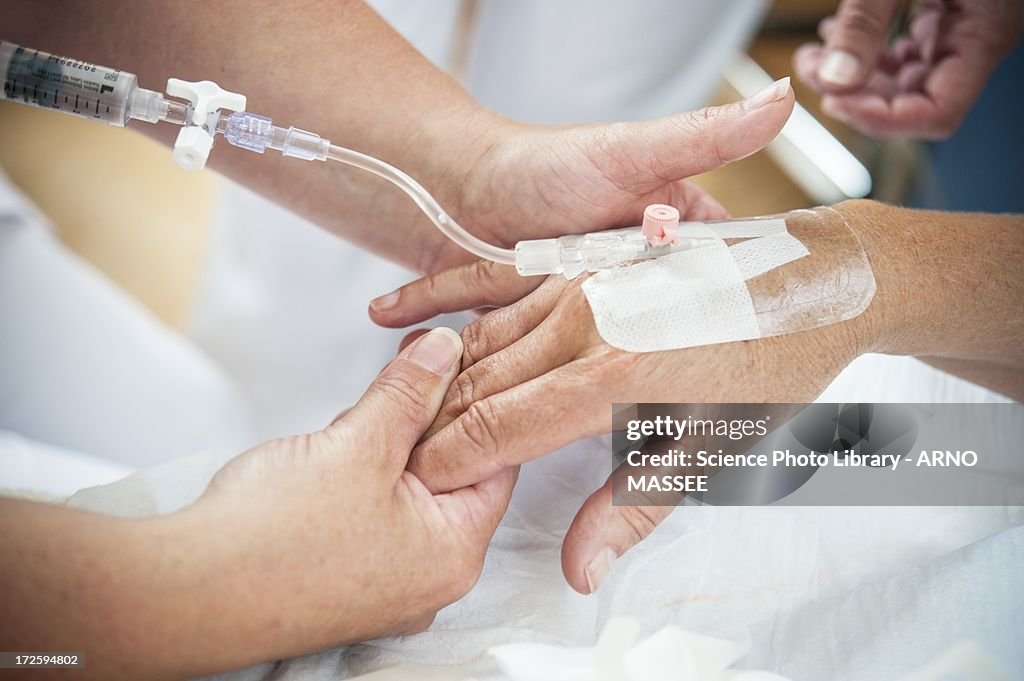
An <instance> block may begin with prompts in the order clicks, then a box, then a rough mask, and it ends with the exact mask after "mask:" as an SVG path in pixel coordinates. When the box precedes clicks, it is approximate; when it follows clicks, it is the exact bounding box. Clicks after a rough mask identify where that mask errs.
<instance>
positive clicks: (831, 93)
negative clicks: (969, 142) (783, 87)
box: [793, 0, 1024, 139]
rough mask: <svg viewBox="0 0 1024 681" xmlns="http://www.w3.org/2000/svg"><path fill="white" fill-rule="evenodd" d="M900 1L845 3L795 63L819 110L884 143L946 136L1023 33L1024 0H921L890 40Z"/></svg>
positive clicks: (962, 118)
mask: <svg viewBox="0 0 1024 681" xmlns="http://www.w3.org/2000/svg"><path fill="white" fill-rule="evenodd" d="M901 4H902V3H901V2H900V0H844V2H842V3H841V4H840V6H839V10H838V11H837V12H836V14H835V16H832V17H829V18H828V19H825V20H824V21H823V22H822V23H821V25H820V26H819V31H818V32H819V34H820V35H821V38H822V40H823V41H824V44H823V45H822V44H818V43H814V44H807V45H804V46H802V47H801V48H800V49H799V50H797V52H796V54H795V55H794V58H793V62H794V67H795V69H796V72H797V74H798V75H799V76H800V79H801V80H803V81H804V82H806V83H807V84H808V85H810V86H812V87H814V88H815V89H817V90H818V91H819V92H821V93H822V99H821V108H822V110H823V111H824V112H825V113H827V114H829V115H830V116H832V117H834V118H838V119H839V120H841V121H844V122H846V123H848V124H849V125H851V126H853V127H855V128H857V129H858V130H860V131H862V132H865V133H867V134H869V135H874V136H876V137H919V138H925V139H941V138H945V137H948V136H950V135H952V134H953V133H954V132H956V129H957V128H958V127H960V124H961V123H962V122H963V120H964V118H965V117H966V116H967V113H968V112H969V111H970V109H971V107H972V106H973V105H974V102H975V101H976V100H977V99H978V97H979V96H980V95H981V92H982V90H983V89H984V87H985V83H986V82H987V81H988V78H989V76H990V75H991V74H992V71H993V70H995V68H996V66H997V65H998V64H999V62H1000V60H1002V59H1003V58H1004V57H1005V56H1006V55H1007V54H1009V53H1010V51H1011V50H1013V48H1014V47H1015V46H1016V45H1017V42H1018V40H1019V39H1020V35H1021V27H1022V25H1024V23H1022V8H1021V3H1020V1H1019V0H970V1H969V2H950V1H945V2H944V1H942V0H920V1H919V2H918V3H917V11H916V13H915V15H914V17H913V20H912V21H911V24H910V28H909V30H908V31H907V32H906V34H904V35H901V36H899V37H898V38H896V39H895V40H894V41H893V42H892V43H889V31H890V27H891V25H892V22H893V19H894V17H895V16H896V11H897V9H898V8H899V6H900V5H901Z"/></svg>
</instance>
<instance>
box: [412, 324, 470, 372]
mask: <svg viewBox="0 0 1024 681" xmlns="http://www.w3.org/2000/svg"><path fill="white" fill-rule="evenodd" d="M406 353H407V354H406V356H405V358H406V359H408V360H409V361H410V362H415V363H416V364H419V365H420V366H421V367H423V368H424V369H426V370H427V371H429V372H431V373H434V374H438V375H441V374H443V373H445V372H447V371H448V370H449V369H451V368H452V365H453V364H455V360H457V359H458V358H459V356H460V355H461V354H462V339H461V338H460V337H459V334H457V333H455V332H454V331H452V330H451V329H448V328H445V327H443V326H442V327H439V328H436V329H434V330H433V331H431V332H430V333H428V334H426V335H424V336H420V337H419V338H418V339H416V342H415V343H413V344H412V345H410V346H409V348H408V350H406Z"/></svg>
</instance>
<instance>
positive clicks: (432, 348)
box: [327, 327, 462, 469]
mask: <svg viewBox="0 0 1024 681" xmlns="http://www.w3.org/2000/svg"><path fill="white" fill-rule="evenodd" d="M461 360H462V339H461V338H460V337H459V334H457V333H455V332H454V331H452V330H451V329H446V328H443V327H442V328H437V329H434V330H433V331H431V332H430V333H426V334H423V335H422V336H420V337H419V338H417V339H416V340H415V341H413V342H412V343H410V344H409V345H408V346H406V347H405V348H404V349H403V350H402V351H401V352H400V353H399V354H398V357H396V358H395V359H394V360H393V361H392V362H391V363H390V364H388V365H387V366H386V367H385V368H384V370H383V371H381V372H380V374H379V375H378V376H377V378H376V379H374V381H373V383H371V384H370V387H369V388H367V390H366V392H365V393H364V394H363V396H362V398H360V400H359V402H357V403H356V405H355V406H354V407H352V408H351V409H350V410H348V412H345V413H343V415H342V416H340V417H339V418H338V419H337V420H336V421H335V422H334V423H332V424H331V425H330V426H329V427H328V428H327V431H328V432H330V431H332V430H335V429H340V430H346V431H348V432H350V433H351V432H352V430H353V429H354V430H355V434H356V436H357V437H363V438H365V439H364V441H365V442H367V443H370V442H381V441H382V440H383V442H384V443H386V445H387V446H386V447H385V449H386V450H387V451H383V452H381V451H372V450H373V449H374V447H363V448H362V449H363V453H364V454H365V455H366V456H367V457H370V458H374V459H377V460H382V459H383V460H394V461H395V462H396V463H398V464H400V466H399V469H401V468H405V465H406V463H407V462H408V459H409V452H410V451H411V450H412V448H413V447H414V446H415V445H416V442H417V441H419V439H420V436H421V435H422V434H423V432H424V431H425V430H426V429H427V428H428V427H429V426H430V424H431V423H433V421H434V418H435V417H436V416H437V412H438V410H439V409H440V408H441V403H442V401H443V400H444V396H445V393H446V392H447V390H448V386H449V385H450V384H451V382H452V380H453V379H454V378H455V376H456V375H457V374H458V371H459V366H460V365H461ZM372 434H377V435H378V437H375V438H370V437H368V436H370V435H372Z"/></svg>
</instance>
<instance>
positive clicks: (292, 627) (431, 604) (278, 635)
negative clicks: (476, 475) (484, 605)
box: [186, 329, 517, 661]
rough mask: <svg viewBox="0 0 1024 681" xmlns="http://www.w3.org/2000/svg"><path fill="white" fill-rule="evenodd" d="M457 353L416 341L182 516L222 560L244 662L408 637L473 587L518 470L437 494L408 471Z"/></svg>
mask: <svg viewBox="0 0 1024 681" xmlns="http://www.w3.org/2000/svg"><path fill="white" fill-rule="evenodd" d="M461 351H462V344H461V342H460V341H459V338H458V336H457V334H455V333H454V332H452V331H450V330H448V329H442V330H435V331H434V332H433V333H432V334H430V335H428V336H426V337H424V338H421V339H419V340H418V342H417V343H415V344H413V345H412V346H410V347H407V348H406V349H405V350H404V351H403V352H402V353H401V354H400V355H399V357H398V358H397V359H396V360H395V361H394V362H392V363H391V364H390V365H389V366H388V367H387V368H386V369H385V370H384V371H383V372H382V373H381V374H380V376H378V378H377V379H376V381H374V383H373V385H371V386H370V388H369V389H368V390H367V392H366V394H365V395H364V396H363V398H362V399H361V400H360V401H359V403H358V404H356V405H355V406H354V407H353V408H352V409H351V410H349V411H348V412H346V413H344V414H343V415H342V416H340V417H339V418H338V419H337V420H336V421H335V422H334V423H332V424H331V425H330V426H328V427H327V428H325V429H324V430H323V431H321V432H317V433H313V434H311V435H300V436H295V437H290V438H285V439H281V440H277V441H274V442H270V443H267V444H264V445H261V446H259V447H257V448H255V449H253V450H251V451H249V452H247V453H245V454H243V455H241V456H240V457H238V458H236V459H235V460H233V461H232V462H230V463H229V464H228V465H227V466H226V467H225V468H224V469H223V470H221V471H220V472H219V473H218V474H217V476H216V477H215V478H214V480H213V482H212V483H211V485H210V488H209V489H208V491H207V492H206V494H205V495H204V497H203V498H202V499H201V500H200V501H199V502H198V503H197V504H196V506H195V507H194V508H193V509H190V510H188V511H186V513H192V514H194V515H196V516H198V517H201V518H202V519H203V523H204V524H205V525H206V526H207V527H208V528H209V530H210V532H211V533H213V534H215V535H216V536H218V537H220V539H219V540H218V541H219V542H220V543H221V544H222V545H223V551H222V552H221V553H222V554H223V553H227V554H229V555H230V561H229V563H228V565H230V576H231V578H230V580H228V581H229V582H230V584H229V586H228V588H229V590H230V593H232V594H234V595H236V596H237V598H238V602H239V603H242V602H246V601H248V602H249V603H248V604H247V605H245V606H243V607H241V608H240V610H241V611H242V612H244V613H250V614H249V615H248V616H247V619H251V622H247V621H242V622H239V623H237V625H236V626H237V630H236V633H235V636H237V637H242V638H244V640H247V641H249V642H250V643H249V645H250V648H251V649H252V650H253V651H254V653H253V654H254V655H256V656H258V657H260V658H262V659H267V658H271V659H272V658H273V657H275V656H284V655H295V654H298V653H301V652H307V651H312V650H316V649H321V648H326V647H329V646H334V645H338V644H341V643H349V642H354V641H361V640H365V639H369V638H374V637H377V636H383V635H387V634H396V633H410V632H412V631H415V630H419V629H422V628H425V627H426V626H427V625H429V624H430V622H431V621H432V620H433V617H434V615H435V613H436V612H437V611H438V610H439V609H441V608H443V607H444V606H446V605H448V604H449V603H451V602H453V601H455V600H456V599H458V598H459V597H461V596H462V595H463V594H465V593H466V592H467V591H468V590H469V589H470V588H471V587H472V586H473V584H474V583H475V582H476V580H477V578H478V576H479V574H480V570H481V567H482V565H483V558H484V552H485V549H486V547H487V544H488V542H489V541H490V538H491V535H492V534H493V533H494V529H495V527H496V526H497V524H498V521H499V519H500V518H501V516H502V514H503V513H504V511H505V507H506V504H507V502H508V499H509V496H510V494H511V491H512V487H513V485H514V484H515V479H516V473H517V471H516V469H515V468H506V469H503V470H500V471H495V475H493V476H492V475H488V476H485V477H486V479H484V478H481V481H480V482H479V483H478V484H474V485H471V486H464V487H462V488H460V489H456V490H453V491H448V490H446V493H443V494H432V493H431V492H430V491H428V489H427V488H426V487H425V486H424V485H423V484H422V483H421V482H420V480H419V478H417V477H416V475H415V474H413V473H411V472H409V471H407V470H406V465H407V463H408V459H409V452H410V450H411V449H412V448H413V446H414V445H415V444H416V442H417V441H418V440H419V439H420V436H421V434H422V433H423V431H424V430H425V429H426V428H427V427H428V426H429V425H430V423H431V422H432V421H433V420H434V418H435V414H436V413H437V410H438V408H439V407H440V406H441V403H442V398H443V396H444V394H445V391H446V390H447V388H448V386H449V384H450V383H451V381H452V379H453V378H454V377H455V375H456V373H457V371H458V366H459V363H458V357H459V356H460V355H461ZM474 482H476V481H474ZM225 601H227V602H230V598H229V597H227V596H225ZM252 661H256V660H255V659H254V660H252Z"/></svg>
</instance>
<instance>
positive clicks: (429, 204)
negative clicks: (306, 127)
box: [327, 144, 516, 265]
mask: <svg viewBox="0 0 1024 681" xmlns="http://www.w3.org/2000/svg"><path fill="white" fill-rule="evenodd" d="M327 158H329V159H331V160H334V161H338V162H339V163H344V164H345V165H350V166H353V167H355V168H359V169H360V170H365V171H367V172H369V173H373V174H374V175H376V176H377V177H382V178H384V179H385V180H387V181H388V182H390V183H391V184H393V185H395V186H396V187H398V188H399V189H401V190H402V191H403V192H405V193H406V195H407V196H408V197H409V198H410V199H412V200H413V202H414V203H415V204H416V206H417V207H419V209H420V210H421V211H423V214H424V215H426V216H427V217H428V218H430V221H431V222H433V223H434V226H435V227H437V228H438V230H440V231H441V233H442V234H444V235H445V236H446V237H448V238H449V239H451V240H452V241H454V242H455V243H456V244H457V245H458V246H460V247H462V248H464V249H465V250H467V251H469V252H470V253H472V254H473V255H476V256H478V257H481V258H485V259H487V260H492V261H494V262H496V263H500V264H502V265H515V264H516V256H515V252H514V251H512V249H509V248H499V247H498V246H494V245H493V244H489V243H487V242H486V241H484V240H482V239H479V238H477V237H475V236H473V235H472V234H470V233H469V232H467V231H466V230H465V229H464V228H463V227H462V226H461V225H459V223H457V222H456V221H455V219H454V218H452V216H450V215H448V213H446V212H445V210H444V208H441V205H440V204H439V203H438V202H437V201H436V200H435V199H434V197H433V196H431V195H430V193H429V192H428V191H427V190H426V189H424V188H423V185H421V184H420V183H419V182H417V181H416V180H414V179H412V178H411V177H409V176H408V175H406V174H405V173H403V172H402V171H401V170H399V169H398V168H395V167H394V166H392V165H389V164H387V163H385V162H383V161H380V160H377V159H375V158H373V157H372V156H367V155H366V154H361V153H359V152H358V151H352V150H351V149H345V148H344V147H339V146H337V145H335V144H332V145H331V146H330V148H329V149H328V151H327Z"/></svg>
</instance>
